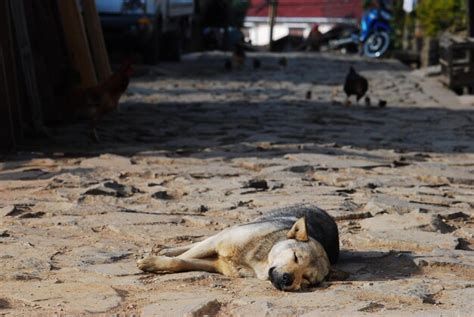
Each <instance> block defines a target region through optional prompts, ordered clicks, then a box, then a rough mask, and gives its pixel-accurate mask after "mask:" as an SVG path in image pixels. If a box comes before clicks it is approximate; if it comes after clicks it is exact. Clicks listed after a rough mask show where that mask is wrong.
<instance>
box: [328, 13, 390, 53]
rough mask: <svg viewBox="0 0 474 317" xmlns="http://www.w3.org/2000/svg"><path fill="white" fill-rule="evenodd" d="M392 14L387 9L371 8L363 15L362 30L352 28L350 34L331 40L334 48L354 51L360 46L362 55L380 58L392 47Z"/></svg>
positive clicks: (331, 46) (330, 43) (331, 45)
mask: <svg viewBox="0 0 474 317" xmlns="http://www.w3.org/2000/svg"><path fill="white" fill-rule="evenodd" d="M391 19H392V15H391V13H390V12H389V11H388V10H385V9H375V8H374V9H369V10H367V11H366V12H365V14H364V16H363V17H362V21H361V25H360V30H358V29H356V30H355V31H354V30H353V29H352V30H351V31H350V33H351V34H350V35H349V36H347V37H345V38H342V39H338V40H333V41H330V42H329V46H330V48H332V49H341V50H343V51H353V50H354V47H355V48H356V49H357V47H360V48H361V50H360V53H361V55H365V56H367V57H370V58H378V57H381V56H383V55H384V54H385V53H387V51H388V49H389V48H390V42H391V40H390V33H391V31H392V28H391V27H390V20H391Z"/></svg>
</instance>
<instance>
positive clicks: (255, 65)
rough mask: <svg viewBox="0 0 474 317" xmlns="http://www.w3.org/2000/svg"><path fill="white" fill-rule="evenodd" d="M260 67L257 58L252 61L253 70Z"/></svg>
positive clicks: (260, 63) (260, 64)
mask: <svg viewBox="0 0 474 317" xmlns="http://www.w3.org/2000/svg"><path fill="white" fill-rule="evenodd" d="M261 66H262V62H260V60H259V59H258V58H254V59H253V69H259V68H260V67H261Z"/></svg>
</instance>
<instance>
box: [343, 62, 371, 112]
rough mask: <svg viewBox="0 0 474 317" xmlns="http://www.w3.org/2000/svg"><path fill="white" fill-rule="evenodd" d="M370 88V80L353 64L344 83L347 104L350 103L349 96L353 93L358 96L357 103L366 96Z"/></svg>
mask: <svg viewBox="0 0 474 317" xmlns="http://www.w3.org/2000/svg"><path fill="white" fill-rule="evenodd" d="M368 89H369V82H368V81H367V79H365V78H364V77H362V76H361V75H359V74H358V73H357V72H356V71H355V69H354V68H353V67H352V66H351V68H350V69H349V73H348V74H347V76H346V81H345V83H344V92H345V93H346V96H347V99H346V105H350V101H349V98H350V97H351V96H352V95H355V96H356V100H357V103H358V102H359V100H360V99H361V98H362V97H364V96H365V94H366V93H367V90H368Z"/></svg>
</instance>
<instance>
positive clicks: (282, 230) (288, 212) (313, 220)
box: [138, 205, 339, 291]
mask: <svg viewBox="0 0 474 317" xmlns="http://www.w3.org/2000/svg"><path fill="white" fill-rule="evenodd" d="M338 257H339V233H338V229H337V225H336V223H335V221H334V220H333V219H332V218H331V216H329V215H328V213H326V212H325V211H324V210H322V209H320V208H318V207H315V206H311V205H298V206H293V207H287V208H282V209H278V210H275V211H274V212H272V213H270V214H268V215H265V216H262V217H260V218H257V219H256V220H255V221H253V222H250V223H247V224H244V225H239V226H235V227H232V228H228V229H225V230H223V231H221V232H219V233H218V234H216V235H213V236H211V237H209V238H207V239H205V240H203V241H201V242H197V243H193V244H191V245H188V246H184V247H177V248H166V249H163V250H161V251H160V252H159V255H158V256H149V257H147V258H145V259H142V260H139V261H138V267H139V268H140V269H141V270H143V271H145V272H172V273H174V272H184V271H206V272H214V273H221V274H224V275H227V276H232V277H257V278H259V279H261V280H270V281H271V283H272V284H273V285H274V286H275V287H276V288H278V289H280V290H284V291H297V290H300V289H303V288H307V287H310V286H312V285H316V284H318V283H319V282H321V281H322V280H324V278H325V277H326V276H327V275H328V273H329V269H330V265H331V264H334V263H335V262H336V261H337V259H338Z"/></svg>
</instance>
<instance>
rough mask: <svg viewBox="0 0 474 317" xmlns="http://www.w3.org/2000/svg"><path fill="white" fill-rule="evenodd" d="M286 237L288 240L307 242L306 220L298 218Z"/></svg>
mask: <svg viewBox="0 0 474 317" xmlns="http://www.w3.org/2000/svg"><path fill="white" fill-rule="evenodd" d="M286 237H287V238H288V239H296V240H298V241H304V242H306V241H308V240H309V237H308V228H307V227H306V218H305V217H303V218H300V219H298V221H296V222H295V224H294V225H293V227H292V228H291V229H290V231H288V233H287V235H286Z"/></svg>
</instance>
